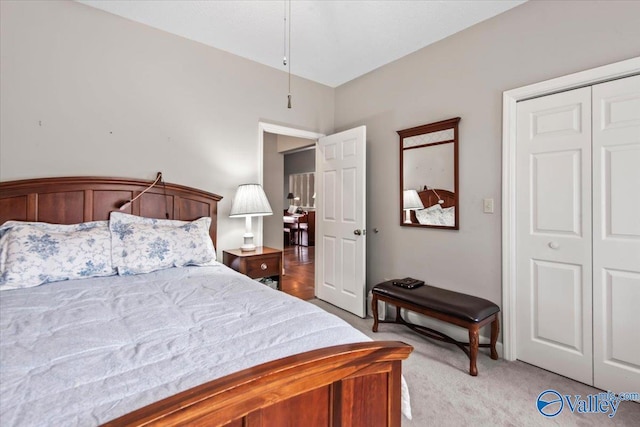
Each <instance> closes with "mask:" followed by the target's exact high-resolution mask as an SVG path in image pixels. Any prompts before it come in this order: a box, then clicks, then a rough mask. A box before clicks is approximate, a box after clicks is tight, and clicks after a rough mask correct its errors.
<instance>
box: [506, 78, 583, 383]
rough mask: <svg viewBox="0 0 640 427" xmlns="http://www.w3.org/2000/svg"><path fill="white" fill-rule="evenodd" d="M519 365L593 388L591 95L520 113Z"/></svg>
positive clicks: (521, 107)
mask: <svg viewBox="0 0 640 427" xmlns="http://www.w3.org/2000/svg"><path fill="white" fill-rule="evenodd" d="M517 120H518V129H517V146H516V162H517V164H516V170H517V173H516V185H517V192H516V193H517V194H516V208H517V212H518V219H517V221H516V242H517V243H516V251H517V253H518V262H517V265H516V270H517V289H516V305H517V307H516V313H517V314H516V315H517V322H516V323H517V336H518V340H517V352H518V359H520V360H523V361H525V362H528V363H531V364H534V365H536V366H540V367H542V368H544V369H548V370H550V371H554V372H558V373H560V374H562V375H565V376H568V377H570V378H573V379H576V380H578V381H582V382H585V383H591V382H592V334H591V332H592V319H591V297H592V287H591V285H592V277H591V274H592V267H591V191H590V188H591V88H582V89H576V90H572V91H569V92H564V93H559V94H555V95H550V96H545V97H543V98H537V99H532V100H528V101H522V102H519V103H518V110H517Z"/></svg>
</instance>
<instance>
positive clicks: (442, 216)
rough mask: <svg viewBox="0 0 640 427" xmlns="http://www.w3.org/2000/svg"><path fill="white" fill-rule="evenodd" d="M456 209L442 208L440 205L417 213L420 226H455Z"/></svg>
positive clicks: (452, 207)
mask: <svg viewBox="0 0 640 427" xmlns="http://www.w3.org/2000/svg"><path fill="white" fill-rule="evenodd" d="M455 209H456V208H455V207H454V206H451V207H449V208H444V209H443V208H442V206H440V205H439V204H436V205H433V206H429V207H428V208H426V209H420V210H417V211H416V218H417V219H418V222H419V223H420V224H427V225H446V226H453V225H454V222H455Z"/></svg>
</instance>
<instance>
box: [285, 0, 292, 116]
mask: <svg viewBox="0 0 640 427" xmlns="http://www.w3.org/2000/svg"><path fill="white" fill-rule="evenodd" d="M285 16H286V15H285ZM285 19H286V18H285ZM288 56H289V61H288V65H289V94H288V95H287V108H291V0H289V55H288Z"/></svg>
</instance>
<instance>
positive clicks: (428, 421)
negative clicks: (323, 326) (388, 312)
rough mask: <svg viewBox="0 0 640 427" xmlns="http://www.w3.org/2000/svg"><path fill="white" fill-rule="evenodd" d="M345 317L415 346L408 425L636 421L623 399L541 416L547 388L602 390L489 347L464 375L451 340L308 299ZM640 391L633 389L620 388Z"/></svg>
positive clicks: (409, 364) (465, 362)
mask: <svg viewBox="0 0 640 427" xmlns="http://www.w3.org/2000/svg"><path fill="white" fill-rule="evenodd" d="M309 302H311V303H313V304H315V305H317V306H319V307H321V308H323V309H324V310H326V311H328V312H330V313H333V314H335V315H337V316H338V317H340V318H342V319H344V320H346V321H347V322H348V323H350V324H351V325H353V326H354V327H355V328H357V329H358V330H360V331H362V332H363V333H365V334H366V335H367V336H369V337H371V338H372V339H375V340H393V341H403V342H405V343H407V344H410V345H412V346H413V347H414V350H413V353H411V355H410V356H409V359H407V360H406V361H405V362H404V363H403V365H402V371H403V374H404V376H405V379H406V380H407V383H408V385H409V392H410V394H411V408H412V412H413V420H411V421H410V420H407V419H406V418H404V417H403V418H402V425H403V426H406V427H413V426H416V427H417V426H419V427H424V426H462V425H478V426H519V427H520V426H540V425H544V426H548V425H560V426H636V427H637V426H640V404H638V403H634V402H622V403H621V404H620V407H619V408H618V411H617V412H616V415H615V416H614V417H613V418H608V417H607V415H604V414H599V413H597V414H588V413H587V414H578V413H572V412H571V411H570V410H569V409H568V407H567V405H565V407H564V409H563V410H562V412H561V413H560V414H558V415H557V416H556V417H554V418H546V417H543V416H542V415H540V413H539V412H538V410H537V409H536V399H537V397H538V395H539V394H540V393H541V392H543V391H545V390H548V389H554V390H557V391H558V392H559V393H560V394H562V395H567V394H568V395H572V396H573V395H581V396H582V398H586V396H587V395H589V394H597V393H599V392H601V390H598V389H596V388H593V387H590V386H587V385H585V384H582V383H579V382H576V381H573V380H570V379H568V378H565V377H562V376H560V375H557V374H554V373H552V372H548V371H545V370H543V369H540V368H537V367H535V366H532V365H529V364H526V363H524V362H520V361H516V362H507V361H505V360H503V359H499V360H492V359H491V358H490V357H489V355H488V351H489V350H488V349H480V351H479V354H478V361H477V365H478V376H477V377H472V376H470V375H469V374H468V369H469V359H468V358H467V356H466V355H465V354H464V353H463V352H462V351H460V349H459V348H457V347H456V346H454V345H451V344H446V343H442V342H439V341H434V340H429V339H427V338H423V337H422V336H420V335H418V334H416V333H415V332H413V331H411V330H410V329H408V328H406V327H403V326H401V325H394V324H381V325H380V326H379V328H378V332H377V333H374V332H372V331H371V327H372V326H373V319H371V318H368V319H361V318H359V317H357V316H354V315H352V314H350V313H347V312H346V311H343V310H341V309H339V308H336V307H334V306H332V305H330V304H327V303H325V302H323V301H320V300H317V299H314V300H311V301H309ZM624 391H627V392H640V384H639V385H638V390H624Z"/></svg>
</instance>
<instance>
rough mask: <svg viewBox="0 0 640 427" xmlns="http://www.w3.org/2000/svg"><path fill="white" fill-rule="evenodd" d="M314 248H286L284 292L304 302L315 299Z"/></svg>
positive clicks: (282, 288) (296, 246) (282, 287)
mask: <svg viewBox="0 0 640 427" xmlns="http://www.w3.org/2000/svg"><path fill="white" fill-rule="evenodd" d="M314 256H315V247H314V246H298V245H291V246H286V247H285V248H284V271H285V275H284V276H283V277H282V286H281V287H280V289H281V290H282V292H286V293H288V294H290V295H293V296H296V297H298V298H300V299H303V300H310V299H313V298H314V297H315V287H314V282H315V268H314Z"/></svg>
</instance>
